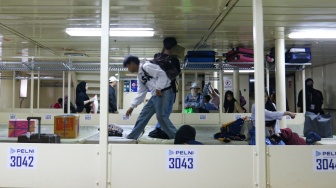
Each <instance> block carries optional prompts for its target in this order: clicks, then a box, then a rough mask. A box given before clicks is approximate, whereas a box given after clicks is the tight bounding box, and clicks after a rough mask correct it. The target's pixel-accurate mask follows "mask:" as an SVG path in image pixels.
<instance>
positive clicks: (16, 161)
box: [10, 156, 34, 167]
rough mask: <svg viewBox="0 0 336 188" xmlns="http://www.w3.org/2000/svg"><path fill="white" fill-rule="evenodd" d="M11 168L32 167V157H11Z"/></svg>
mask: <svg viewBox="0 0 336 188" xmlns="http://www.w3.org/2000/svg"><path fill="white" fill-rule="evenodd" d="M10 159H11V163H10V166H11V167H22V166H23V167H34V166H33V161H34V157H33V156H11V157H10Z"/></svg>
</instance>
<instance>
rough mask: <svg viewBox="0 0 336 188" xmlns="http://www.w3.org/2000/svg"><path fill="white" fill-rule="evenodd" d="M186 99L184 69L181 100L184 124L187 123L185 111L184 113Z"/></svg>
mask: <svg viewBox="0 0 336 188" xmlns="http://www.w3.org/2000/svg"><path fill="white" fill-rule="evenodd" d="M184 99H185V72H184V70H183V69H182V97H181V101H182V122H183V124H185V123H186V122H185V113H184Z"/></svg>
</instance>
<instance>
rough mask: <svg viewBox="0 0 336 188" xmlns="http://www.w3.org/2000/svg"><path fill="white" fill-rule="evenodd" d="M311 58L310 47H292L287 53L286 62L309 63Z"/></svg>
mask: <svg viewBox="0 0 336 188" xmlns="http://www.w3.org/2000/svg"><path fill="white" fill-rule="evenodd" d="M310 60H311V52H310V48H290V49H289V50H288V51H287V52H286V54H285V61H286V63H308V62H310Z"/></svg>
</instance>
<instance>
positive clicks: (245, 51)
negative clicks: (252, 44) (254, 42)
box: [223, 47, 254, 58]
mask: <svg viewBox="0 0 336 188" xmlns="http://www.w3.org/2000/svg"><path fill="white" fill-rule="evenodd" d="M236 54H249V55H252V56H253V54H254V50H253V49H248V48H240V47H236V48H232V50H230V51H228V52H227V53H224V54H223V56H225V57H226V58H230V57H231V56H234V55H236Z"/></svg>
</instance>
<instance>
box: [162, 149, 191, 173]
mask: <svg viewBox="0 0 336 188" xmlns="http://www.w3.org/2000/svg"><path fill="white" fill-rule="evenodd" d="M166 164H167V169H168V170H194V169H195V168H196V155H195V150H193V149H168V150H167V161H166Z"/></svg>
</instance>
